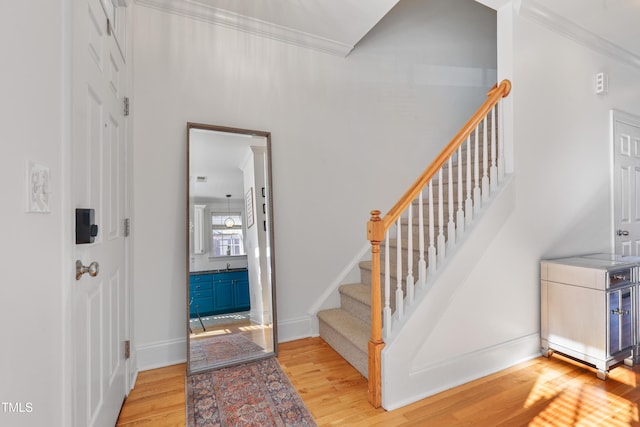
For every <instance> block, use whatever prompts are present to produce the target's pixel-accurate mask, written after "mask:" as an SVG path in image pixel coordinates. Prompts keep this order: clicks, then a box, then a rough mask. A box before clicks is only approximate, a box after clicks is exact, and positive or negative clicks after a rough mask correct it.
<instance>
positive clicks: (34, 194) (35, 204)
mask: <svg viewBox="0 0 640 427" xmlns="http://www.w3.org/2000/svg"><path fill="white" fill-rule="evenodd" d="M26 169H27V212H42V213H47V212H51V208H50V206H49V202H50V197H51V171H50V170H49V168H48V167H47V166H45V165H42V164H40V163H36V162H33V161H27V166H26Z"/></svg>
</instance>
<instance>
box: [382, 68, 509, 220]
mask: <svg viewBox="0 0 640 427" xmlns="http://www.w3.org/2000/svg"><path fill="white" fill-rule="evenodd" d="M509 92H511V82H510V81H509V80H503V81H502V82H500V85H495V86H493V88H491V90H490V91H489V92H488V93H487V96H488V98H487V100H486V101H485V102H484V104H482V106H481V107H480V108H479V109H478V111H476V113H475V114H474V115H473V116H472V117H471V119H469V121H468V122H467V123H466V124H465V125H464V126H463V127H462V129H460V131H459V132H458V133H457V134H456V136H454V137H453V139H452V140H451V141H450V142H449V144H447V146H446V147H445V148H444V150H442V151H441V152H440V154H439V155H438V157H436V158H435V160H434V161H433V162H431V164H430V165H429V167H427V168H426V169H425V170H424V172H422V175H420V177H419V178H418V179H417V180H416V181H415V182H414V183H413V185H412V186H411V187H409V189H408V190H407V192H406V193H404V195H403V196H402V197H401V198H400V200H398V203H396V204H395V205H394V206H393V207H392V208H391V209H389V212H387V213H386V215H385V216H384V217H383V218H382V222H383V224H384V229H385V231H386V230H388V229H389V227H391V225H393V223H395V222H396V220H397V219H398V217H399V216H400V214H401V213H402V212H404V210H405V209H406V208H407V206H409V203H411V201H412V200H413V199H415V198H416V197H417V196H418V193H419V192H420V190H422V189H423V188H424V186H425V185H426V184H427V183H428V182H429V180H430V179H431V178H433V176H434V175H435V174H436V172H438V171H439V170H440V169H441V168H442V166H444V164H445V162H446V161H447V160H448V159H449V157H451V156H452V155H453V153H455V151H456V150H457V149H458V147H460V145H462V143H463V142H464V140H465V139H467V137H468V136H469V135H471V132H473V130H474V129H475V128H477V127H478V125H479V124H480V122H481V121H482V120H483V119H484V118H485V116H486V115H487V113H489V111H491V109H492V108H493V107H495V105H496V104H497V103H498V102H499V101H500V99H501V98H504V97H505V96H507V95H509Z"/></svg>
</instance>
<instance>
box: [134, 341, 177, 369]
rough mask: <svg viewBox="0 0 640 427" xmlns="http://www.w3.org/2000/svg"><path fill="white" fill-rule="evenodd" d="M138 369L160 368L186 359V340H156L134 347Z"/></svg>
mask: <svg viewBox="0 0 640 427" xmlns="http://www.w3.org/2000/svg"><path fill="white" fill-rule="evenodd" d="M136 355H137V357H138V363H137V365H138V366H137V367H138V369H137V370H138V371H147V370H149V369H156V368H162V367H165V366H170V365H176V364H178V363H185V362H186V361H187V340H186V338H180V339H175V340H166V341H156V342H152V343H149V344H142V345H140V346H138V347H136Z"/></svg>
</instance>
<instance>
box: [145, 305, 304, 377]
mask: <svg viewBox="0 0 640 427" xmlns="http://www.w3.org/2000/svg"><path fill="white" fill-rule="evenodd" d="M312 320H313V319H312V318H311V316H305V317H300V318H297V319H291V320H285V321H282V322H278V342H287V341H293V340H297V339H302V338H308V337H310V336H313V334H312ZM135 354H136V357H137V365H136V367H137V369H136V371H147V370H149V369H156V368H162V367H165V366H170V365H175V364H178V363H185V362H186V361H187V341H186V338H180V339H175V340H166V341H156V342H152V343H149V344H142V345H140V346H138V347H136V351H135ZM136 373H137V372H136Z"/></svg>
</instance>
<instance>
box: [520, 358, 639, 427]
mask: <svg viewBox="0 0 640 427" xmlns="http://www.w3.org/2000/svg"><path fill="white" fill-rule="evenodd" d="M594 375H595V374H594ZM559 377H562V372H559V371H558V370H556V369H544V370H543V371H542V372H541V373H540V375H539V377H538V379H537V380H536V384H535V386H534V387H533V388H532V389H531V392H530V393H529V396H528V397H527V400H526V401H525V404H524V407H525V408H531V407H534V406H540V407H541V409H540V412H539V413H538V414H537V415H536V416H535V417H534V418H533V419H532V420H531V422H530V423H529V426H530V427H549V426H612V427H628V426H630V425H637V423H638V421H639V420H640V418H639V417H638V407H637V405H636V404H635V403H632V402H630V401H628V400H626V399H624V398H621V397H620V396H619V395H618V394H616V393H615V392H609V391H607V389H609V390H612V391H615V389H617V388H618V387H633V388H635V386H636V384H635V383H636V380H635V374H634V372H633V371H630V370H626V369H624V368H620V369H616V370H615V372H614V373H613V374H612V375H611V376H610V378H609V380H608V382H607V383H606V384H605V383H600V382H597V383H595V385H591V384H584V383H583V382H581V381H579V380H576V381H572V380H570V381H567V382H566V383H564V384H558V383H557V378H559ZM598 381H600V380H598ZM603 401H604V402H606V404H604V405H603Z"/></svg>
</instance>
